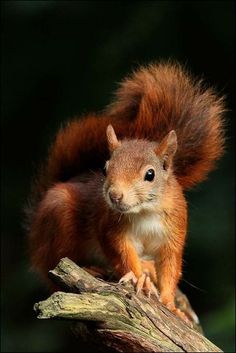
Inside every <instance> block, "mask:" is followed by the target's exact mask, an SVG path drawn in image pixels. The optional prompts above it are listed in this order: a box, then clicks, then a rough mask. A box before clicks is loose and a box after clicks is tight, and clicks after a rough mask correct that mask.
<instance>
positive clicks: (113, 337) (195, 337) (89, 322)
mask: <svg viewBox="0 0 236 353" xmlns="http://www.w3.org/2000/svg"><path fill="white" fill-rule="evenodd" d="M49 277H50V278H51V279H52V280H53V281H54V282H55V283H56V284H57V285H59V286H60V288H62V289H63V290H64V291H58V292H55V293H53V294H52V295H51V296H50V297H49V298H48V299H46V300H44V301H41V302H39V303H36V304H35V305H34V310H35V311H36V312H37V314H38V318H39V319H51V318H53V319H67V320H72V321H73V331H74V333H75V334H76V335H78V336H80V337H81V336H83V338H84V339H87V340H88V339H89V341H91V340H93V341H94V342H96V343H99V347H100V350H101V351H102V352H107V351H108V352H111V351H112V352H222V351H221V350H220V349H219V348H218V347H216V346H215V345H214V344H213V343H212V342H210V341H209V340H208V339H207V338H206V337H204V336H203V334H202V330H201V326H200V325H199V321H198V318H197V315H196V314H195V313H194V311H193V310H192V308H191V306H190V304H189V302H188V300H187V298H186V296H185V295H184V294H183V293H182V292H181V291H180V290H178V291H177V294H176V304H177V306H178V307H179V308H180V309H181V310H182V311H184V312H185V314H186V315H187V316H188V317H189V319H190V321H191V323H192V327H190V326H189V325H187V324H186V323H185V322H184V321H182V320H181V319H180V318H178V317H177V316H176V315H174V314H173V313H171V312H170V311H169V310H168V309H167V308H166V307H165V306H163V305H162V304H161V303H160V302H159V301H158V300H157V299H156V298H152V297H151V298H147V297H146V296H145V295H144V294H142V293H141V294H140V293H139V294H138V295H136V293H135V290H134V288H133V286H132V284H129V283H126V284H119V283H114V282H106V281H103V280H102V279H98V278H95V277H93V276H91V275H90V274H89V273H88V272H86V271H85V270H83V269H82V268H80V267H79V266H77V265H76V264H75V263H74V262H72V261H71V260H69V259H68V258H63V259H62V260H61V261H60V262H59V264H58V265H57V267H56V268H55V269H54V270H52V271H50V272H49Z"/></svg>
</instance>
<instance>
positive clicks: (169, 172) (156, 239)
mask: <svg viewBox="0 0 236 353" xmlns="http://www.w3.org/2000/svg"><path fill="white" fill-rule="evenodd" d="M223 113H224V99H223V98H222V97H219V96H218V95H217V94H216V93H215V92H214V90H213V89H212V88H205V86H204V85H203V84H202V81H201V80H197V79H195V78H193V77H192V76H191V75H190V74H189V73H188V72H187V71H186V69H184V68H183V67H181V65H180V64H178V63H170V62H168V63H157V64H150V65H148V66H146V67H141V68H139V69H138V70H137V71H135V72H133V73H132V74H131V75H130V76H128V77H127V78H126V79H125V80H124V81H123V82H121V84H120V86H119V88H118V90H117V91H116V94H115V97H114V100H113V102H112V103H111V104H110V105H109V106H108V107H106V109H104V111H103V112H102V113H100V114H99V115H96V114H89V115H87V116H84V117H82V118H80V119H74V120H72V121H70V122H69V123H68V124H67V125H66V126H65V127H63V128H61V130H60V131H59V132H58V133H57V135H56V138H55V141H54V143H53V144H52V146H51V148H50V150H49V155H48V159H47V162H46V163H45V165H44V166H43V167H42V168H41V171H40V173H39V175H38V178H37V181H36V182H35V184H34V192H33V195H32V198H31V199H32V200H31V205H30V207H29V209H28V214H29V219H30V221H29V242H30V256H31V263H32V267H33V268H34V269H36V270H37V271H39V272H40V273H41V274H42V275H43V276H45V277H47V273H48V271H49V270H51V269H53V268H54V267H55V266H56V265H57V263H58V262H59V260H60V259H61V258H62V257H65V256H67V257H69V258H70V259H71V260H73V261H75V262H76V263H77V264H78V265H80V266H85V267H87V268H89V267H91V268H92V266H97V267H99V268H101V269H105V270H107V269H108V268H111V269H112V270H113V271H114V273H115V274H116V276H117V278H118V279H120V280H121V281H127V280H129V279H132V281H133V283H134V285H135V286H136V289H137V291H140V290H144V292H145V293H146V294H148V295H150V294H155V295H159V300H160V301H161V302H162V303H163V304H164V305H166V306H167V308H169V309H170V310H171V311H173V312H175V313H177V314H178V315H179V316H180V317H182V318H184V315H182V313H181V312H180V311H179V310H177V309H176V307H175V300H174V299H175V291H176V287H177V284H178V282H179V280H180V278H181V272H182V258H183V250H184V245H185V242H186V229H187V203H186V200H185V196H184V191H185V190H187V189H189V188H190V187H192V186H194V185H195V184H197V183H198V182H200V181H202V180H204V179H205V178H206V176H207V173H208V172H209V171H210V170H211V169H212V168H213V167H214V165H215V161H216V160H217V159H218V158H219V157H220V156H221V155H222V153H223V150H224V128H223V125H224V120H223ZM157 289H158V291H157ZM158 293H159V294H158Z"/></svg>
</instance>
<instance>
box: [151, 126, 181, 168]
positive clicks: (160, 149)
mask: <svg viewBox="0 0 236 353" xmlns="http://www.w3.org/2000/svg"><path fill="white" fill-rule="evenodd" d="M177 145H178V144H177V135H176V132H175V131H174V130H171V131H170V132H169V133H168V134H167V135H166V136H165V137H164V138H163V140H162V141H161V142H160V144H159V145H158V146H157V148H156V149H155V152H156V154H157V155H158V156H159V157H161V158H162V160H163V168H164V169H165V170H167V169H169V167H170V165H171V162H172V159H173V157H174V154H175V152H176V150H177Z"/></svg>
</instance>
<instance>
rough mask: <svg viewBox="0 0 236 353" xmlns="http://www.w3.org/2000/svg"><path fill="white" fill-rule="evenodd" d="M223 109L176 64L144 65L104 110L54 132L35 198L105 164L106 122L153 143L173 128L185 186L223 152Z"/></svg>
mask: <svg viewBox="0 0 236 353" xmlns="http://www.w3.org/2000/svg"><path fill="white" fill-rule="evenodd" d="M223 111H224V104H223V99H222V98H220V97H218V96H217V95H216V94H215V93H214V91H213V90H212V89H211V88H210V89H209V88H205V87H204V85H203V83H202V81H201V80H195V79H193V78H192V77H191V76H190V75H189V74H188V73H187V72H186V71H185V70H184V69H183V68H182V67H181V66H180V65H179V64H173V63H163V64H162V63H160V64H152V65H149V66H147V67H142V68H140V69H139V70H137V71H136V72H134V73H133V74H132V75H131V76H129V77H127V78H126V79H125V80H124V81H123V82H122V83H121V84H120V87H119V88H118V90H117V91H116V93H115V99H114V101H113V103H112V104H110V105H109V106H108V107H107V108H106V110H105V111H104V112H103V114H101V115H100V116H95V115H89V116H87V117H85V118H81V119H74V120H72V121H70V122H69V123H68V124H67V125H66V126H65V127H64V128H62V129H61V130H60V131H59V132H58V133H57V136H56V140H55V142H54V143H53V145H52V146H51V149H50V151H49V157H48V161H47V163H46V165H45V166H44V168H43V169H42V172H41V173H40V175H39V178H38V182H36V183H35V186H36V187H35V190H36V195H38V196H37V197H36V199H38V198H39V199H40V197H41V196H42V194H43V193H44V192H45V190H47V188H48V187H50V186H51V185H53V184H54V183H55V182H60V181H66V180H68V179H70V178H71V177H74V176H75V175H76V174H79V173H83V172H85V171H88V170H95V169H98V168H103V166H104V163H105V161H106V159H108V158H109V153H108V147H107V142H106V133H105V131H106V127H107V125H108V124H112V125H113V126H114V128H115V131H116V133H117V135H118V137H119V138H124V137H127V138H147V139H149V140H155V141H160V140H161V139H162V138H163V137H164V136H165V135H166V134H167V133H168V132H169V131H170V130H172V129H174V130H175V131H176V133H177V138H178V149H177V153H176V156H175V159H174V173H175V175H176V177H177V179H178V181H179V183H180V184H181V185H182V186H183V188H184V189H186V188H189V187H191V186H193V185H194V184H196V183H198V182H200V181H201V180H203V179H204V178H205V177H206V175H207V173H208V172H209V171H210V170H211V169H212V168H213V166H214V162H215V161H216V160H217V159H218V158H219V157H220V155H221V154H222V152H223V143H224V137H223V119H222V113H223ZM40 195H41V196H40ZM33 199H34V197H33Z"/></svg>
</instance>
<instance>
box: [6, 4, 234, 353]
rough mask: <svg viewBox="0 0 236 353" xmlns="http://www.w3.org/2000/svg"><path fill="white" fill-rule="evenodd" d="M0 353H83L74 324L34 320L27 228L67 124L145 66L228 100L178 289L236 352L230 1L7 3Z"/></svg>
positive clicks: (197, 199)
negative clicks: (175, 70)
mask: <svg viewBox="0 0 236 353" xmlns="http://www.w3.org/2000/svg"><path fill="white" fill-rule="evenodd" d="M1 9H2V12H1V13H2V17H1V20H2V61H1V65H2V66H1V69H2V70H1V72H2V75H1V88H2V89H1V97H2V105H1V109H2V110H1V113H2V114H1V116H2V136H1V137H2V138H1V141H2V173H1V183H2V184H1V186H2V198H1V201H2V237H1V238H2V247H1V254H2V272H1V273H2V296H1V315H2V340H1V342H2V351H6V352H13V351H16V352H23V351H25V352H39V351H45V352H46V351H47V352H59V351H65V350H67V351H68V350H70V351H77V352H78V351H79V349H80V351H86V348H87V349H88V347H87V346H83V345H82V344H81V346H80V347H78V343H77V342H76V340H75V338H74V337H73V335H72V334H71V333H70V330H69V325H67V323H63V322H48V321H39V320H37V319H36V317H35V313H34V312H33V310H32V307H33V304H34V303H35V302H36V301H39V300H42V299H44V298H45V297H46V296H47V295H48V293H47V292H46V290H45V289H44V286H43V284H42V283H41V282H40V280H39V279H38V278H37V277H36V276H35V274H33V273H32V272H31V271H30V267H29V261H28V253H27V239H26V236H25V232H24V230H23V227H22V223H23V211H22V210H23V206H24V205H25V203H26V202H27V197H28V195H29V190H30V183H31V181H32V178H33V175H34V173H35V168H36V167H37V165H38V164H39V162H40V161H43V160H44V159H45V157H46V153H47V149H48V146H49V144H50V142H51V140H52V137H53V136H54V135H55V133H56V131H57V129H58V128H59V127H60V125H61V124H62V123H63V122H64V121H65V120H67V119H68V118H70V117H72V116H74V115H77V114H79V115H81V114H83V113H86V112H88V111H99V110H100V109H102V108H103V107H104V106H105V105H106V104H108V103H109V102H110V99H111V97H112V92H113V90H114V89H115V88H116V85H117V82H119V81H120V80H121V79H122V78H123V77H124V76H125V75H126V74H127V73H129V72H130V71H131V70H132V69H133V68H135V67H137V65H138V64H144V63H148V62H150V61H153V60H158V59H160V58H161V59H165V58H174V59H177V60H179V61H180V62H182V63H184V64H186V65H187V67H188V68H189V69H190V70H191V71H192V72H193V73H194V74H196V75H198V76H203V77H204V78H205V79H206V81H207V82H208V84H210V85H213V86H215V87H216V88H217V89H218V91H219V92H220V94H225V95H226V102H227V108H228V109H229V111H228V113H227V121H226V125H227V128H226V134H227V150H226V153H225V155H224V157H223V158H222V160H221V161H220V162H219V163H218V168H217V170H216V171H214V172H212V173H211V174H210V176H209V179H208V180H207V181H206V182H204V183H202V184H201V185H199V186H198V187H197V188H195V190H194V191H192V192H190V193H188V195H187V199H188V204H189V209H190V213H189V232H188V241H187V245H186V251H185V265H184V276H183V281H182V283H181V288H182V290H183V291H184V292H185V293H186V294H187V295H188V297H189V299H190V302H191V303H192V305H193V307H194V308H195V310H196V312H197V313H198V315H199V317H200V320H201V321H202V324H203V327H204V331H205V334H206V336H207V337H208V338H209V339H211V340H212V341H213V342H214V343H215V344H216V345H219V346H220V347H221V348H222V349H223V350H224V351H227V352H234V351H235V347H234V327H235V321H234V275H235V273H234V216H233V214H234V212H233V211H234V195H233V190H234V159H233V145H234V138H235V135H234V131H235V130H234V129H235V120H234V119H233V112H234V110H235V105H234V104H235V101H234V97H235V96H234V94H235V86H234V84H235V82H234V65H235V55H234V50H235V44H234V41H235V28H234V27H235V11H234V10H235V9H234V2H233V1H189V2H188V1H134V2H120V1H109V2H108V1H107V2H105V1H99V2H95V1H2V2H1Z"/></svg>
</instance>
